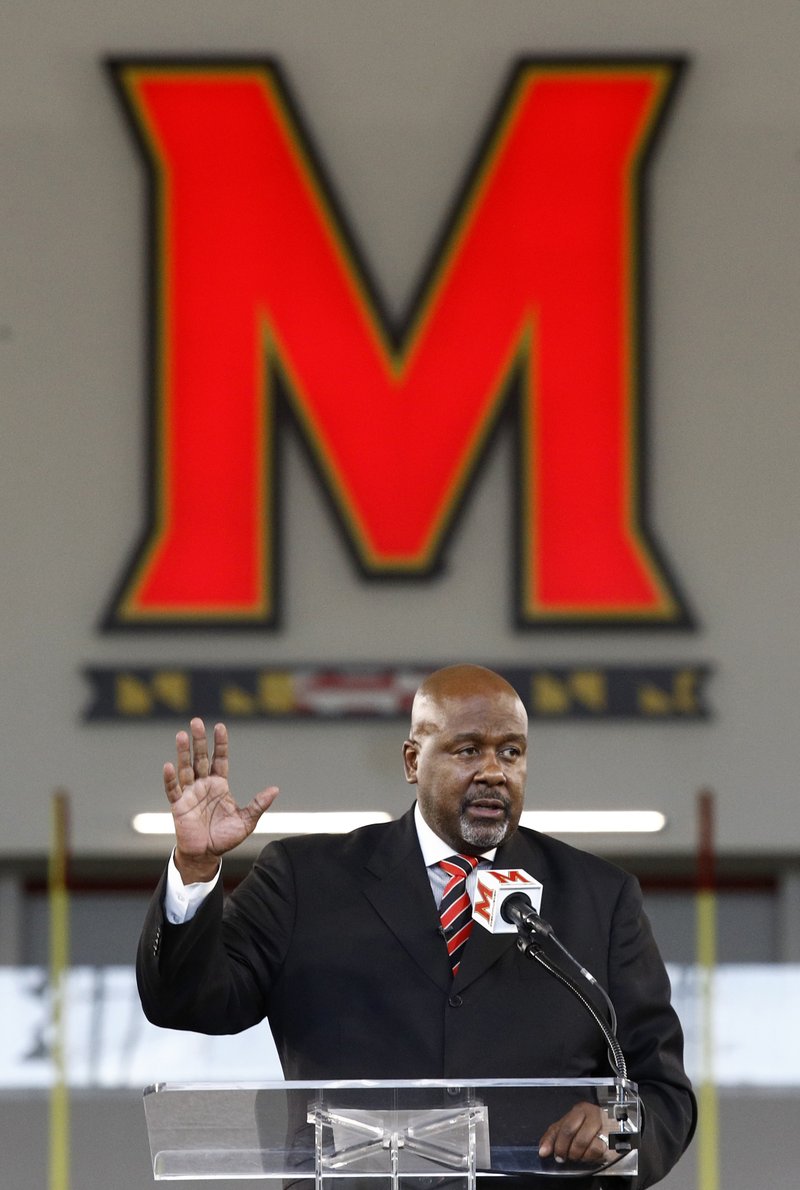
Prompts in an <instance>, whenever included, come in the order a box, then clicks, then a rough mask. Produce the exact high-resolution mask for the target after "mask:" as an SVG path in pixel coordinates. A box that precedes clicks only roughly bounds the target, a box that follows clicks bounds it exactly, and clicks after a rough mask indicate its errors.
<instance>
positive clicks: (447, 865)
mask: <svg viewBox="0 0 800 1190" xmlns="http://www.w3.org/2000/svg"><path fill="white" fill-rule="evenodd" d="M478 863H479V860H478V856H477V855H448V857H447V859H442V860H440V861H439V867H440V868H444V870H445V872H447V874H448V876H456V877H459V878H460V877H461V876H469V874H470V872H472V871H473V870H474V869H475V868H477V866H478Z"/></svg>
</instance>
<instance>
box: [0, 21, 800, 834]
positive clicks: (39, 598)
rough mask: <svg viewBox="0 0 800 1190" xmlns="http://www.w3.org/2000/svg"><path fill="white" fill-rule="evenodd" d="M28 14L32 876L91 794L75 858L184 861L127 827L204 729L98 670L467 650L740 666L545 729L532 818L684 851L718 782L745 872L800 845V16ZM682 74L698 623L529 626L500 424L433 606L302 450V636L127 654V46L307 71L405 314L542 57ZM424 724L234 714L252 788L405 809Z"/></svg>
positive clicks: (4, 483) (373, 250)
mask: <svg viewBox="0 0 800 1190" xmlns="http://www.w3.org/2000/svg"><path fill="white" fill-rule="evenodd" d="M0 21H1V22H2V70H1V71H0V171H1V172H2V186H0V226H2V236H0V277H1V278H2V289H0V332H1V333H0V393H2V408H3V431H2V437H1V438H0V452H2V458H1V460H0V461H1V465H0V500H2V507H3V509H4V516H3V518H2V525H1V526H0V550H1V555H0V556H2V559H3V565H2V568H0V608H2V619H3V631H2V633H1V634H0V666H1V667H2V673H3V678H4V680H3V683H2V689H0V723H1V724H2V732H3V763H2V770H1V771H0V804H2V805H3V806H4V807H5V810H4V812H3V819H2V822H3V826H2V832H0V855H3V854H5V855H15V854H16V855H19V854H30V853H34V854H35V853H41V852H42V851H43V850H44V849H45V847H46V844H47V836H48V804H47V803H48V798H49V796H50V793H51V791H52V789H53V788H54V787H55V786H56V785H61V784H63V785H65V786H66V787H67V788H68V789H69V790H70V791H71V792H72V794H73V798H74V846H75V849H76V851H78V852H81V853H87V854H91V853H94V854H120V855H121V854H145V853H152V854H156V853H158V854H162V853H163V851H164V847H163V844H161V843H155V844H154V843H148V842H146V841H142V840H140V839H136V838H135V837H134V836H133V834H132V832H131V831H130V828H129V825H128V823H129V818H130V815H131V813H132V812H133V811H134V810H136V809H140V808H141V809H148V808H149V809H157V808H160V806H161V797H162V795H161V790H160V768H161V763H162V761H163V760H164V759H166V758H167V757H168V756H169V754H170V751H171V739H172V729H171V728H166V729H165V728H164V727H163V726H162V727H159V726H145V725H143V726H140V727H107V726H97V727H93V728H89V727H87V726H85V725H83V724H82V723H81V712H82V708H83V706H84V705H85V703H86V700H87V689H86V687H85V685H84V682H83V679H82V677H81V668H82V666H84V665H86V664H88V663H93V662H97V663H109V664H111V663H120V664H136V663H141V664H149V663H153V662H161V663H169V662H181V663H188V664H202V663H204V662H207V663H223V662H231V663H235V662H243V663H250V662H253V661H259V660H267V659H268V660H270V661H280V660H292V661H303V660H310V661H317V660H327V661H330V662H337V661H343V662H344V661H350V660H359V659H360V660H365V661H369V660H385V659H388V660H397V661H400V660H404V659H407V660H408V659H410V660H417V661H418V660H422V661H425V660H426V659H431V660H439V659H442V660H450V659H459V658H470V659H477V660H484V661H487V662H489V663H492V662H497V663H501V662H506V663H513V662H516V663H522V664H524V663H534V662H553V663H555V662H558V661H566V662H569V661H594V662H612V661H617V662H625V661H631V662H637V661H641V662H644V661H657V660H659V659H662V660H667V661H671V660H689V661H707V662H709V663H711V664H712V665H713V666H714V667H715V668H716V671H717V672H716V677H715V679H714V681H713V684H712V687H711V691H710V695H711V700H712V703H713V706H714V708H715V711H716V717H715V719H714V721H713V722H712V723H710V724H695V725H683V726H673V727H668V726H667V727H665V726H658V725H656V726H650V725H629V726H626V725H617V726H613V725H598V726H576V727H568V726H560V725H552V726H544V727H540V728H537V730H536V732H535V740H534V762H533V772H532V779H531V792H530V804H531V805H541V806H544V807H551V806H562V805H563V806H567V807H574V808H581V807H585V806H594V805H597V806H603V807H620V806H627V805H633V806H642V807H648V808H649V807H654V808H660V809H663V810H664V811H665V812H666V813H667V815H668V817H669V827H668V830H667V831H666V832H665V833H664V835H662V836H658V837H654V838H651V839H649V840H645V841H644V842H642V841H638V840H637V841H635V842H632V843H630V844H625V843H624V841H623V842H622V843H619V844H618V845H617V844H615V846H617V850H619V849H620V848H622V849H624V848H625V847H626V846H630V847H633V848H635V849H636V850H637V851H638V850H642V849H644V850H648V851H652V852H659V851H663V852H670V853H674V852H680V851H686V850H687V849H689V848H691V847H692V845H693V840H694V807H693V797H694V793H695V791H696V789H697V788H698V787H699V786H701V785H707V784H708V785H711V786H713V787H715V788H716V789H717V790H718V792H719V795H720V801H721V807H720V844H721V847H722V848H723V849H724V850H726V851H727V852H730V853H734V852H737V851H749V852H759V853H763V854H768V853H770V852H773V851H774V852H780V853H784V854H785V853H787V852H788V853H792V852H794V851H795V850H796V846H797V844H796V839H797V810H796V805H797V799H796V786H795V782H796V778H795V774H796V769H797V731H796V667H797V653H798V648H797V644H798V641H797V628H796V609H795V603H796V600H795V598H794V596H795V592H796V591H797V589H798V587H799V586H800V582H799V581H798V580H800V551H798V549H797V528H796V518H795V517H794V515H793V510H794V509H795V508H796V507H797V505H798V496H800V491H799V488H800V470H799V469H798V468H797V466H796V461H795V454H796V442H797V431H798V428H800V427H799V426H798V399H797V376H798V371H799V369H798V363H799V362H800V361H799V360H798V353H799V352H800V347H799V346H798V336H797V333H796V328H797V310H798V299H799V298H800V270H798V253H799V251H800V250H799V249H798V237H797V234H796V223H797V203H798V197H799V192H798V160H797V144H798V117H799V116H800V101H798V94H797V78H796V47H797V45H798V38H800V8H798V6H797V4H796V3H795V2H794V0H768V2H767V3H766V4H763V5H759V6H754V5H752V4H751V3H749V0H728V2H726V3H722V2H721V0H716V2H714V0H712V2H709V3H705V4H702V5H697V4H693V3H689V2H688V0H675V2H673V3H670V4H669V5H665V4H654V3H642V2H641V0H570V3H569V4H553V3H551V0H524V2H522V0H489V2H486V0H437V2H436V3H435V4H433V3H431V2H430V0H381V2H376V0H258V2H256V0H230V2H228V3H226V4H224V5H223V4H221V3H216V2H214V0H193V3H191V4H182V3H173V4H169V5H166V6H165V5H164V4H160V3H159V4H157V3H154V2H153V0H143V2H142V3H140V4H137V5H133V6H130V5H129V6H115V5H107V4H99V3H96V2H92V0H75V2H74V3H72V4H70V5H68V6H64V5H59V4H55V3H52V2H49V0H29V2H28V3H26V4H24V5H23V4H12V5H6V6H5V8H4V12H3V15H2V18H0ZM678 51H680V52H686V53H688V55H689V56H690V58H691V60H692V65H691V69H690V72H689V74H688V77H687V78H686V82H685V86H684V87H683V89H682V92H681V93H680V95H679V97H678V100H677V102H676V104H675V106H674V110H673V112H672V116H671V118H670V120H669V124H668V128H667V130H666V133H665V135H664V137H663V140H662V143H661V146H660V149H659V151H658V154H657V160H656V162H655V165H654V168H653V170H652V174H651V193H652V202H651V217H650V222H649V226H650V245H649V248H650V251H649V261H650V267H649V278H650V280H649V307H650V319H651V321H650V358H649V367H650V430H651V451H650V454H651V461H652V474H651V477H650V487H651V503H652V519H653V523H654V528H655V530H656V531H657V533H658V536H659V538H660V540H661V541H662V543H663V544H664V546H665V548H666V551H667V553H668V555H669V558H670V559H671V562H672V564H673V566H674V568H675V571H676V573H677V574H678V575H679V577H680V578H681V580H682V582H683V584H684V586H685V587H686V590H687V592H688V595H689V598H690V600H691V602H692V604H693V606H694V608H695V609H696V611H697V613H698V616H699V618H700V620H701V623H702V627H701V630H700V631H699V632H698V633H696V634H694V635H692V634H689V635H686V634H681V633H671V632H667V633H660V634H656V633H639V634H636V633H634V634H628V635H626V634H623V633H611V634H603V635H599V634H592V633H588V634H579V635H578V636H577V637H576V636H574V635H570V634H568V633H563V632H562V633H554V634H550V635H547V634H545V635H525V634H519V633H517V632H515V631H514V630H513V629H512V628H511V626H510V623H509V614H508V608H509V604H510V593H509V592H510V582H511V570H510V562H509V556H508V542H509V538H510V528H509V514H510V506H509V498H508V469H509V466H510V451H509V443H508V441H507V439H506V438H505V437H503V438H501V440H500V441H499V442H498V444H497V447H496V449H495V450H494V452H493V453H492V455H491V457H490V458H489V459H488V461H487V464H486V466H485V469H484V472H483V474H482V476H481V479H480V482H479V483H478V485H477V487H476V490H475V491H474V493H473V495H472V498H471V500H470V503H469V507H468V511H467V514H466V515H465V517H464V519H463V522H462V526H461V530H460V532H459V533H458V535H457V537H456V539H455V541H454V542H453V546H452V548H451V550H450V553H449V556H448V560H447V561H448V565H447V569H446V573H445V575H444V576H443V577H442V578H441V579H440V580H438V581H436V582H434V583H433V584H427V585H426V584H420V585H410V586H409V585H401V586H393V585H391V584H390V585H388V586H387V585H384V586H379V587H378V588H376V587H374V586H366V585H364V584H362V583H361V582H360V581H359V580H358V579H357V577H356V576H355V574H354V572H353V570H352V567H351V565H350V562H349V560H348V558H347V557H346V556H345V554H344V552H343V550H342V548H341V545H340V542H339V539H338V536H337V535H336V533H335V532H334V531H333V530H332V526H331V521H330V517H329V514H328V512H327V511H326V510H325V509H324V507H323V505H322V503H321V501H320V497H319V494H318V491H317V489H316V487H315V486H314V484H313V483H312V481H311V479H310V476H309V473H308V470H307V467H306V465H305V463H304V462H303V460H302V458H301V456H300V455H299V452H298V449H297V444H296V443H295V442H293V441H292V440H291V439H289V441H287V443H286V444H285V445H286V452H287V466H286V473H285V488H286V492H285V499H284V502H283V503H284V510H285V523H284V529H285V534H284V538H285V546H286V548H285V574H284V591H285V605H286V614H285V628H284V630H283V631H281V632H279V633H276V634H269V633H257V632H253V633H246V634H244V635H241V634H239V635H230V634H227V635H226V634H224V633H223V634H211V633H189V634H188V636H186V635H183V636H178V635H177V634H175V635H170V634H166V635H156V634H147V633H145V634H144V635H137V636H136V637H135V638H131V637H129V636H121V637H120V636H116V637H115V636H101V635H99V634H98V631H97V629H96V625H97V622H98V618H99V616H100V614H101V612H102V610H103V609H104V607H105V605H106V603H107V601H108V599H109V597H110V594H111V590H112V587H113V586H114V584H115V583H116V581H117V578H118V576H119V574H120V572H121V570H122V568H123V566H124V564H125V563H126V562H127V560H128V558H129V556H130V551H131V550H132V547H133V544H134V541H135V539H136V538H137V535H138V533H139V530H140V527H141V524H142V519H143V499H144V478H145V475H144V406H145V380H146V375H145V350H144V347H145V343H144V321H143V284H144V281H143V272H144V207H143V177H142V172H141V169H140V165H139V162H138V160H137V158H136V155H135V153H134V149H133V146H132V144H131V142H130V140H129V137H128V134H127V131H126V129H125V127H124V124H123V120H122V117H121V114H120V112H119V110H118V109H117V107H116V105H115V102H114V101H113V98H112V94H111V91H110V88H109V85H108V83H107V80H106V78H105V77H104V74H103V72H102V70H101V68H100V59H101V58H102V56H103V55H105V54H107V53H109V52H113V53H118V54H119V53H134V52H148V53H149V52H153V53H157V52H176V53H216V54H223V53H226V52H236V53H246V54H253V55H261V54H265V53H270V54H274V55H276V56H277V57H279V58H280V59H281V60H282V62H283V63H284V65H285V68H286V70H287V72H288V75H289V78H290V81H291V83H292V85H293V87H294V89H295V92H296V94H297V96H298V98H299V101H300V103H301V105H302V107H303V110H304V112H305V115H306V118H307V121H308V123H309V125H310V127H311V129H312V132H313V134H314V136H315V138H316V140H317V142H318V144H319V146H320V147H321V150H322V152H323V155H324V157H325V159H326V161H327V163H328V166H329V169H330V173H331V175H332V177H333V180H334V183H335V184H336V186H337V187H338V189H339V194H340V196H341V198H342V200H343V202H344V205H345V207H346V209H347V210H348V212H349V214H350V217H351V219H352V222H353V223H354V225H355V227H356V228H357V230H358V234H359V237H360V239H361V242H362V243H363V245H364V246H365V250H366V252H367V254H368V256H369V258H370V261H371V264H372V267H373V269H374V272H375V274H376V275H377V277H378V279H379V282H380V284H381V286H382V288H383V290H384V291H385V293H386V294H387V296H388V300H389V302H390V305H391V306H392V308H394V309H395V310H398V309H400V308H402V306H403V304H404V302H405V300H406V297H407V295H408V293H409V291H410V289H411V288H412V286H413V284H414V281H415V279H416V276H417V273H418V270H419V268H420V267H421V264H422V261H423V259H424V258H425V255H426V251H427V249H428V247H429V245H430V243H431V241H432V239H433V237H434V235H435V233H436V231H437V229H438V226H439V221H440V219H441V217H442V215H443V212H444V211H445V210H446V208H447V206H448V204H449V201H450V199H451V196H452V194H453V192H454V189H455V187H456V186H457V184H458V182H459V180H460V178H461V177H462V174H463V171H464V169H465V166H466V162H467V160H468V158H469V156H470V154H471V152H472V149H473V146H474V145H475V143H476V141H477V138H478V136H479V134H480V132H481V129H482V128H483V125H484V122H485V120H486V118H487V116H488V113H489V111H490V110H491V108H492V105H493V103H494V100H495V97H496V94H497V92H498V89H499V88H500V86H501V84H502V83H503V81H504V79H505V78H506V75H507V72H508V70H509V67H510V63H511V61H512V60H513V59H514V58H516V57H517V56H519V55H520V54H523V53H527V54H533V55H536V54H552V53H600V52H609V53H615V52H625V53H631V54H638V53H643V52H653V53H674V52H678ZM201 462H202V461H201V460H198V461H197V463H198V465H200V463H201ZM412 478H413V477H412ZM476 558H478V559H479V564H478V565H477V566H476ZM401 736H402V728H401V727H400V726H399V725H383V726H381V725H376V724H366V725H352V726H347V727H342V726H339V727H325V726H322V727H313V726H310V725H298V726H286V725H282V726H280V727H263V726H255V725H243V726H236V728H235V732H234V737H233V748H234V753H233V760H234V769H233V774H234V779H235V789H236V790H237V791H240V792H241V794H242V796H243V797H245V796H246V797H249V796H250V794H251V792H252V791H254V790H255V789H256V788H261V787H262V786H263V784H264V783H265V782H266V781H269V782H273V781H275V782H278V783H280V784H281V785H282V787H283V790H284V792H283V805H284V808H287V809H288V808H303V809H313V808H339V807H342V806H355V807H378V808H385V809H388V810H390V811H392V812H396V811H400V810H402V809H403V808H404V807H405V806H406V804H407V803H408V800H409V798H408V790H407V788H406V786H405V784H404V783H403V781H402V778H401V771H400V763H399V743H400V738H401ZM609 842H610V841H609V840H601V845H604V844H607V843H609Z"/></svg>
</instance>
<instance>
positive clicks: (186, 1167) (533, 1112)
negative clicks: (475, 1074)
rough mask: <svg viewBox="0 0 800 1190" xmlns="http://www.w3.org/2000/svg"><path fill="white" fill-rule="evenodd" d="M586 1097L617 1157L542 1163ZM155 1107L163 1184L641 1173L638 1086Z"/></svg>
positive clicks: (416, 1187) (343, 1095)
mask: <svg viewBox="0 0 800 1190" xmlns="http://www.w3.org/2000/svg"><path fill="white" fill-rule="evenodd" d="M582 1100H584V1101H585V1100H589V1101H591V1102H596V1103H597V1104H599V1106H600V1107H601V1109H602V1111H603V1113H604V1115H603V1119H604V1125H603V1129H602V1131H603V1133H604V1135H605V1136H607V1138H608V1154H607V1158H606V1160H605V1161H604V1162H603V1163H602V1164H601V1165H596V1166H588V1167H587V1166H586V1165H571V1164H570V1163H568V1162H567V1163H564V1164H557V1163H556V1162H555V1161H554V1160H553V1159H552V1158H550V1159H544V1158H540V1157H539V1154H538V1148H537V1140H538V1138H539V1136H540V1135H541V1133H542V1132H543V1131H544V1129H545V1128H546V1127H547V1125H548V1124H550V1123H552V1122H553V1121H554V1120H557V1119H558V1118H559V1117H560V1116H562V1115H563V1114H564V1112H565V1111H567V1110H568V1108H569V1107H570V1106H571V1105H572V1104H573V1103H577V1102H580V1101H582ZM144 1106H145V1115H146V1118H147V1129H148V1134H149V1138H150V1151H151V1156H152V1161H153V1176H154V1178H155V1179H156V1180H158V1181H162V1180H163V1181H168V1180H181V1179H183V1180H188V1179H204V1180H209V1181H213V1180H215V1179H216V1180H222V1179H242V1178H263V1179H267V1178H269V1179H279V1180H280V1181H282V1182H283V1190H288V1188H289V1187H295V1186H296V1187H297V1188H298V1190H434V1188H438V1187H442V1188H444V1187H445V1186H446V1187H447V1190H475V1183H476V1178H483V1177H493V1178H502V1177H510V1176H520V1175H523V1174H537V1175H541V1176H544V1175H549V1176H552V1177H554V1178H564V1177H571V1178H573V1179H574V1178H575V1177H576V1175H578V1174H581V1175H583V1176H584V1177H585V1176H587V1175H592V1176H601V1175H602V1177H604V1178H607V1177H630V1176H633V1175H635V1174H636V1173H637V1171H638V1147H637V1145H638V1135H639V1099H638V1095H637V1092H636V1084H635V1083H632V1082H629V1081H628V1080H627V1079H619V1078H597V1079H571V1080H562V1079H510V1080H507V1081H505V1080H500V1079H475V1080H472V1081H469V1082H467V1081H463V1080H457V1079H449V1080H445V1079H425V1080H419V1081H400V1082H394V1081H391V1082H390V1081H386V1082H384V1081H353V1082H349V1081H347V1082H346V1081H325V1082H270V1083H262V1084H258V1085H256V1084H211V1083H207V1084H206V1083H194V1084H178V1083H159V1084H156V1085H154V1086H152V1087H148V1088H147V1090H146V1091H145V1093H144ZM356 1181H357V1182H358V1183H359V1185H358V1186H356ZM345 1182H348V1183H349V1185H348V1186H346V1185H345ZM301 1184H302V1185H301ZM623 1187H624V1183H622V1184H621V1188H620V1190H622V1188H623Z"/></svg>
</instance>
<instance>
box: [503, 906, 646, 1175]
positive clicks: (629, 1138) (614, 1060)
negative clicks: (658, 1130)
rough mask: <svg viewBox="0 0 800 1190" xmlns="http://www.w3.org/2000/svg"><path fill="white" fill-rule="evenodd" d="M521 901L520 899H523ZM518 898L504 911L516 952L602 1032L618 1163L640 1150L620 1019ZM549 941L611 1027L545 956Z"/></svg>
mask: <svg viewBox="0 0 800 1190" xmlns="http://www.w3.org/2000/svg"><path fill="white" fill-rule="evenodd" d="M520 900H521V897H520ZM514 901H516V897H513V898H512V897H509V898H508V899H507V901H506V902H505V904H504V905H503V909H502V911H501V912H502V916H503V917H504V918H506V920H507V921H513V923H514V925H516V927H517V930H518V931H519V938H518V939H517V948H518V950H520V951H521V952H522V954H524V955H527V957H528V958H530V959H534V960H535V961H536V962H537V963H539V964H540V965H541V966H542V967H544V969H545V970H546V971H549V973H550V974H551V975H552V976H554V977H555V978H556V979H557V980H558V981H559V982H560V983H562V984H563V985H564V987H566V988H568V989H569V991H570V992H572V994H573V996H575V997H576V998H577V999H578V1000H579V1001H580V1002H581V1004H582V1005H583V1006H584V1008H585V1009H586V1011H587V1012H588V1013H589V1015H590V1016H591V1017H592V1019H593V1020H594V1022H595V1023H596V1024H597V1026H598V1028H599V1029H600V1031H601V1033H602V1034H603V1037H604V1038H605V1042H606V1045H607V1046H608V1058H609V1062H610V1064H611V1068H612V1070H613V1071H614V1074H615V1075H616V1080H615V1088H616V1098H615V1100H614V1102H613V1103H610V1104H609V1105H608V1109H607V1110H608V1114H609V1115H610V1116H611V1118H612V1119H613V1120H616V1121H617V1123H618V1124H619V1129H618V1131H616V1132H612V1133H609V1137H608V1147H609V1149H612V1150H613V1151H614V1152H615V1153H616V1154H617V1160H619V1159H620V1158H622V1157H624V1156H625V1154H626V1153H629V1152H630V1151H631V1150H632V1149H633V1148H635V1147H636V1146H637V1143H638V1136H637V1135H636V1133H635V1130H630V1131H629V1130H628V1129H629V1127H630V1125H629V1111H628V1109H629V1107H630V1103H631V1100H630V1090H629V1080H628V1066H627V1063H626V1061H625V1055H624V1054H623V1052H622V1047H621V1045H620V1043H619V1040H618V1038H617V1034H616V1027H617V1018H616V1012H615V1011H614V1005H613V1004H612V1002H611V999H610V997H609V996H608V994H607V993H606V991H605V989H604V988H603V987H601V985H600V984H599V983H598V982H597V980H596V979H595V978H594V976H593V975H592V974H591V973H590V972H589V971H587V970H586V968H585V967H583V966H581V964H580V963H579V962H578V960H577V959H576V958H575V956H574V955H572V954H571V953H570V952H569V951H568V950H567V948H566V947H565V946H564V945H563V944H562V943H561V942H560V941H559V939H558V938H557V937H556V935H555V933H554V932H553V927H552V926H551V925H550V924H549V923H548V922H546V921H545V920H544V918H542V917H540V916H539V914H538V913H537V912H536V910H535V909H534V908H533V906H532V905H531V904H530V902H528V901H527V898H525V901H526V902H527V903H526V904H525V906H524V907H523V906H522V904H514V903H513V902H514ZM548 938H549V939H550V940H551V941H552V942H553V943H554V944H555V945H556V946H557V947H558V948H559V950H561V951H562V952H563V954H565V955H566V957H567V958H568V959H569V961H570V962H571V963H573V964H574V966H575V967H576V968H577V970H578V971H579V972H580V974H581V975H582V976H583V978H584V979H586V980H587V981H588V982H589V983H590V984H591V985H592V986H593V987H594V988H595V989H596V990H597V991H599V992H600V994H601V995H602V996H603V998H604V1000H605V1002H606V1005H607V1007H608V1010H609V1013H610V1017H611V1023H610V1024H609V1022H608V1021H606V1020H605V1019H604V1017H603V1015H602V1013H601V1012H599V1011H598V1009H597V1008H596V1007H595V1005H594V1004H592V1002H591V1000H590V999H589V997H588V996H587V995H586V994H585V993H584V991H583V989H582V988H581V987H580V985H579V984H578V982H577V980H576V979H574V978H573V977H572V976H571V975H570V974H569V972H567V971H565V970H564V968H563V967H562V966H560V964H558V963H556V962H555V961H554V960H553V959H551V958H550V956H549V955H547V954H546V953H545V950H544V943H545V940H546V939H548Z"/></svg>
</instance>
